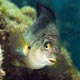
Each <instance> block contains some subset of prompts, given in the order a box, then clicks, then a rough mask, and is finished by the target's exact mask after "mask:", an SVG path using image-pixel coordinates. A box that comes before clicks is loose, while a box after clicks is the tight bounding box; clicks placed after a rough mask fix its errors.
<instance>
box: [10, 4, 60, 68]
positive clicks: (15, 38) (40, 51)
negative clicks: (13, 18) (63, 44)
mask: <svg viewBox="0 0 80 80" xmlns="http://www.w3.org/2000/svg"><path fill="white" fill-rule="evenodd" d="M37 12H38V13H37V19H36V21H35V22H34V23H33V24H32V26H31V27H30V29H29V30H28V31H27V32H26V34H25V35H22V33H21V32H20V31H17V30H16V32H15V33H14V34H12V35H11V37H10V44H11V46H10V47H11V51H12V53H14V54H17V55H18V56H19V57H20V58H21V59H22V62H23V63H24V66H25V67H27V68H29V69H41V68H44V67H45V66H51V65H55V64H56V62H57V55H58V54H59V51H60V50H59V47H60V46H59V34H58V29H57V27H56V18H55V15H54V12H53V11H52V10H51V9H49V8H48V7H46V6H44V5H42V4H40V3H38V4H37Z"/></svg>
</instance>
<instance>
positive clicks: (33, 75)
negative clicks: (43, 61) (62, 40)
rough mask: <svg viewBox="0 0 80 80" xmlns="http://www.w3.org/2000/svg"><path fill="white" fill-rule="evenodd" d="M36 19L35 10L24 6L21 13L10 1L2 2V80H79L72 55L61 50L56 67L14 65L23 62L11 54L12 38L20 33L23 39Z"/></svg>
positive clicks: (0, 36)
mask: <svg viewBox="0 0 80 80" xmlns="http://www.w3.org/2000/svg"><path fill="white" fill-rule="evenodd" d="M36 18H37V12H36V10H35V9H34V8H32V7H30V6H24V7H22V8H21V9H20V8H18V6H16V5H15V4H13V3H12V2H10V1H9V0H0V80H80V78H79V75H80V73H78V71H77V70H76V69H75V67H74V66H73V63H72V61H71V58H70V56H69V52H68V51H67V50H66V49H65V48H64V47H62V46H61V62H60V63H58V64H56V67H51V68H48V67H45V68H43V69H39V70H29V69H27V68H26V67H24V68H23V67H16V66H14V65H13V64H12V61H14V60H19V61H20V62H21V61H22V60H21V59H20V58H19V57H18V56H16V55H15V54H14V55H13V54H12V53H11V50H10V40H9V37H11V36H12V34H14V33H15V32H17V30H18V31H20V32H21V33H22V34H23V35H24V34H25V33H26V32H27V30H28V29H29V28H30V26H31V25H32V24H33V23H34V22H35V20H36ZM66 63H67V64H66ZM20 64H21V63H20ZM59 64H60V66H59ZM67 65H68V67H66V66H67ZM57 66H58V67H57ZM64 67H65V69H66V70H65V69H64ZM53 68H54V69H53ZM60 70H61V71H62V70H64V71H62V72H61V71H60ZM58 71H59V72H60V73H59V72H58ZM3 76H4V77H3Z"/></svg>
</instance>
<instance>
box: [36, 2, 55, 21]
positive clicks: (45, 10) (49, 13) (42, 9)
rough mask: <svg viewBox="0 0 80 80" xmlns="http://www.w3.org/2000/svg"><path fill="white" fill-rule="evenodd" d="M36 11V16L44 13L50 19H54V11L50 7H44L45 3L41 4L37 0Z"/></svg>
mask: <svg viewBox="0 0 80 80" xmlns="http://www.w3.org/2000/svg"><path fill="white" fill-rule="evenodd" d="M37 11H38V14H37V15H38V16H41V15H46V16H48V18H50V19H51V20H52V21H55V20H56V18H55V15H54V12H53V11H52V10H51V9H50V8H48V7H46V6H45V5H43V4H41V3H39V2H37Z"/></svg>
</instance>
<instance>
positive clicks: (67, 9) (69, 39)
mask: <svg viewBox="0 0 80 80" xmlns="http://www.w3.org/2000/svg"><path fill="white" fill-rule="evenodd" d="M12 1H13V2H14V3H15V4H17V5H18V6H19V7H22V6H25V5H30V6H32V7H36V1H39V2H41V3H42V4H44V5H46V6H48V7H49V8H51V9H52V10H53V11H54V13H55V15H56V22H57V26H58V29H59V32H60V43H61V44H63V45H65V46H66V48H67V49H68V50H69V51H70V53H71V58H72V61H73V63H74V65H75V67H76V68H77V69H79V70H80V0H12Z"/></svg>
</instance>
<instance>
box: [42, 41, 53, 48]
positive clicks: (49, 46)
mask: <svg viewBox="0 0 80 80" xmlns="http://www.w3.org/2000/svg"><path fill="white" fill-rule="evenodd" d="M51 47H52V46H51V43H50V42H47V43H45V44H44V48H45V49H50V48H51Z"/></svg>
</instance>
